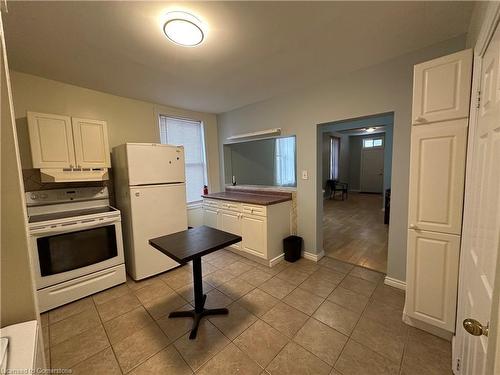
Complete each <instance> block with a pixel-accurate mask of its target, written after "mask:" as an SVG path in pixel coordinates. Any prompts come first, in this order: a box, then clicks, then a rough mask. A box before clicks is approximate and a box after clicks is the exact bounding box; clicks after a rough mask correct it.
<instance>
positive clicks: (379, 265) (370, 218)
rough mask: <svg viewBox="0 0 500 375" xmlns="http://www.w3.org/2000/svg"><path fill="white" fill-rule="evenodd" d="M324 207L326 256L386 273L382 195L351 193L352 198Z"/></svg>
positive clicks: (385, 230)
mask: <svg viewBox="0 0 500 375" xmlns="http://www.w3.org/2000/svg"><path fill="white" fill-rule="evenodd" d="M337 199H338V200H333V199H331V200H330V199H326V200H325V201H324V204H323V207H324V208H323V212H324V215H323V248H324V250H325V255H326V256H328V257H331V258H335V259H339V260H342V261H344V262H348V263H352V264H356V265H359V266H362V267H366V268H370V269H373V270H376V271H379V272H383V273H386V271H387V232H388V228H389V226H388V225H385V224H384V211H382V195H376V194H359V193H349V199H347V200H344V201H341V200H340V198H337Z"/></svg>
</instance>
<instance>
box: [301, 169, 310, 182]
mask: <svg viewBox="0 0 500 375" xmlns="http://www.w3.org/2000/svg"><path fill="white" fill-rule="evenodd" d="M308 178H309V176H308V175H307V171H306V170H305V169H304V170H303V171H302V179H303V180H307V179H308Z"/></svg>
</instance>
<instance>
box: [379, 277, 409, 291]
mask: <svg viewBox="0 0 500 375" xmlns="http://www.w3.org/2000/svg"><path fill="white" fill-rule="evenodd" d="M384 284H385V285H389V286H392V287H394V288H398V289H401V290H406V281H401V280H398V279H395V278H393V277H389V276H386V277H385V279H384Z"/></svg>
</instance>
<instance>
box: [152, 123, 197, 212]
mask: <svg viewBox="0 0 500 375" xmlns="http://www.w3.org/2000/svg"><path fill="white" fill-rule="evenodd" d="M160 141H161V143H164V144H171V145H182V146H184V157H185V161H186V195H187V202H188V203H191V202H196V201H200V200H201V194H202V193H203V185H207V166H206V159H205V140H204V135H203V124H202V123H201V122H200V121H193V120H187V119H180V118H175V117H168V116H164V115H160Z"/></svg>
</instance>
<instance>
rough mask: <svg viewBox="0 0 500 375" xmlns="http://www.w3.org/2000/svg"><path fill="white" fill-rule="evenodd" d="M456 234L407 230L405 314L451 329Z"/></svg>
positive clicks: (456, 264) (458, 238) (453, 317)
mask: <svg viewBox="0 0 500 375" xmlns="http://www.w3.org/2000/svg"><path fill="white" fill-rule="evenodd" d="M459 250H460V236H457V235H454V234H444V233H434V232H425V231H416V230H409V231H408V265H407V275H406V276H407V289H406V313H407V314H408V315H409V316H410V317H412V318H415V319H418V320H421V321H423V322H426V323H429V324H431V325H433V326H436V327H440V328H442V329H445V330H448V331H451V332H453V330H454V327H455V313H456V300H457V285H458V284H457V283H458V260H459Z"/></svg>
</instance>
